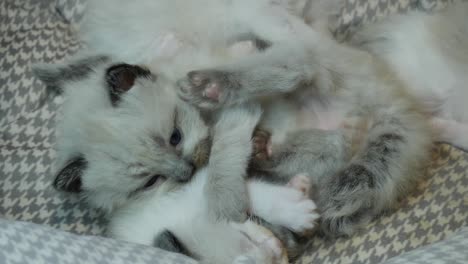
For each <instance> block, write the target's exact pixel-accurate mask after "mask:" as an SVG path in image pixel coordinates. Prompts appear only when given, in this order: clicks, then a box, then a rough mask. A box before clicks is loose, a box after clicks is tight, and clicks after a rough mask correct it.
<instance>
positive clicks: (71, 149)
mask: <svg viewBox="0 0 468 264" xmlns="http://www.w3.org/2000/svg"><path fill="white" fill-rule="evenodd" d="M34 72H35V74H36V76H38V77H39V78H40V79H41V80H42V81H43V82H44V83H45V84H46V85H47V86H48V88H49V89H50V90H51V91H54V92H56V93H63V95H64V98H65V101H64V104H63V107H62V118H61V120H60V121H59V123H58V135H57V137H58V139H57V146H56V148H57V166H58V170H57V175H56V178H55V180H54V186H55V188H56V189H58V190H62V191H66V192H75V193H80V194H81V195H83V196H84V197H85V198H86V199H87V200H88V202H90V203H91V205H93V206H96V207H98V208H102V209H106V210H109V211H110V210H112V209H113V208H115V207H118V206H120V205H122V204H124V203H126V202H127V201H128V200H131V199H134V198H136V197H138V196H140V195H144V194H145V193H147V192H148V191H149V190H157V191H159V190H167V188H169V187H170V186H173V185H174V183H177V182H185V181H188V180H190V179H191V177H192V175H193V174H194V172H195V170H196V169H197V168H198V167H201V166H203V165H204V163H206V161H207V158H208V156H209V149H210V140H209V132H208V128H207V126H206V125H205V123H204V121H203V120H202V119H201V117H200V114H199V112H198V111H196V109H195V108H193V107H191V106H190V105H188V104H187V103H184V102H183V101H181V100H180V99H178V97H177V95H176V93H175V91H176V89H175V87H174V86H173V85H172V82H170V81H169V80H167V79H166V78H165V77H164V76H160V75H156V74H154V73H152V72H151V71H150V70H148V69H147V68H145V67H142V66H138V65H129V64H125V63H115V62H112V61H111V59H110V58H109V57H105V56H96V57H87V58H84V59H79V60H75V61H72V62H71V63H69V64H66V65H60V66H57V65H53V66H50V65H43V66H37V67H35V68H34Z"/></svg>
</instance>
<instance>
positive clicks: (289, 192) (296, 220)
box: [249, 174, 319, 259]
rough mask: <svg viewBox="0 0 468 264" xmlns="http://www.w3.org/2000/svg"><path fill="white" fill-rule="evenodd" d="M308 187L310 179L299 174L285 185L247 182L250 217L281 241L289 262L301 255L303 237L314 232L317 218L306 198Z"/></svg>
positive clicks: (257, 181)
mask: <svg viewBox="0 0 468 264" xmlns="http://www.w3.org/2000/svg"><path fill="white" fill-rule="evenodd" d="M254 177H255V176H254ZM310 187H311V183H310V178H309V177H308V176H307V175H302V174H299V175H297V176H295V177H293V178H292V179H291V180H290V182H289V183H288V184H287V186H284V185H273V184H268V183H266V182H261V181H259V180H251V181H250V182H249V193H250V197H251V213H252V214H253V215H252V218H253V219H254V220H255V221H256V222H257V223H259V224H260V225H262V226H264V227H265V228H267V229H268V230H270V231H272V232H273V234H275V236H276V237H277V238H279V239H280V240H281V241H282V243H283V245H284V247H285V248H286V249H287V252H288V256H289V257H290V259H295V258H296V257H297V256H299V255H300V254H301V253H302V252H304V249H305V245H306V244H307V243H305V242H306V239H307V237H308V236H304V235H306V234H307V235H309V234H310V232H311V231H313V230H314V228H315V227H316V221H317V219H318V217H319V216H318V214H317V212H316V210H315V204H314V203H313V202H312V201H311V200H309V199H308V197H309V192H310Z"/></svg>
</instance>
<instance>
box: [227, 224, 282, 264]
mask: <svg viewBox="0 0 468 264" xmlns="http://www.w3.org/2000/svg"><path fill="white" fill-rule="evenodd" d="M231 226H232V227H233V228H234V229H237V230H239V231H240V232H241V233H243V234H244V235H245V236H247V237H248V238H249V240H250V241H251V242H252V243H254V244H255V245H256V246H255V247H253V248H252V249H251V250H249V251H248V252H247V253H246V254H244V255H241V256H238V257H236V258H235V259H234V261H233V262H232V263H233V264H247V263H252V264H256V263H272V264H287V263H289V262H288V257H287V253H286V251H285V250H284V247H283V245H282V243H281V241H279V240H278V239H277V238H276V237H275V236H274V234H273V233H272V232H271V231H269V230H267V229H265V228H264V227H262V226H260V225H258V224H256V223H254V222H252V221H249V220H248V221H246V222H245V223H242V224H238V223H231Z"/></svg>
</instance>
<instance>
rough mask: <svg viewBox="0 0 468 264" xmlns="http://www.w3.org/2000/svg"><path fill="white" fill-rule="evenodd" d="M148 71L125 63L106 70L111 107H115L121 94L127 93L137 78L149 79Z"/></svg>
mask: <svg viewBox="0 0 468 264" xmlns="http://www.w3.org/2000/svg"><path fill="white" fill-rule="evenodd" d="M150 76H152V75H151V73H150V71H148V70H146V69H144V68H142V67H140V66H136V65H130V64H126V63H122V64H116V65H113V66H111V67H110V68H109V69H107V72H106V82H107V85H108V86H109V96H110V99H111V102H112V105H114V106H115V105H116V104H117V103H118V102H119V101H120V97H121V95H122V94H123V93H126V92H128V91H129V90H130V89H131V88H132V87H133V85H134V84H135V80H136V78H138V77H145V78H149V77H150Z"/></svg>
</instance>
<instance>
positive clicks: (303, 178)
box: [287, 173, 311, 197]
mask: <svg viewBox="0 0 468 264" xmlns="http://www.w3.org/2000/svg"><path fill="white" fill-rule="evenodd" d="M310 184H311V182H310V178H309V176H308V175H307V174H305V173H304V174H298V175H296V176H294V177H293V178H292V179H291V180H290V181H289V182H288V185H287V186H289V187H291V188H294V189H296V190H298V191H300V192H301V193H302V194H304V196H305V197H308V196H309V194H310Z"/></svg>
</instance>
